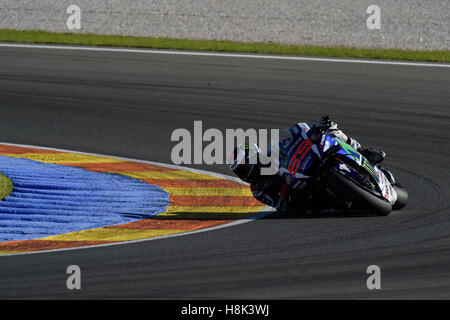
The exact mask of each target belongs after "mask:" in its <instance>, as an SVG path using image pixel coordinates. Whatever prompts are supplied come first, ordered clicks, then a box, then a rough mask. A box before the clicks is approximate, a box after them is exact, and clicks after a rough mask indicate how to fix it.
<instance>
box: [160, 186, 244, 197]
mask: <svg viewBox="0 0 450 320" xmlns="http://www.w3.org/2000/svg"><path fill="white" fill-rule="evenodd" d="M163 189H164V190H166V191H167V192H168V193H170V194H172V195H174V196H251V195H252V192H251V190H250V188H172V187H164V188H163Z"/></svg>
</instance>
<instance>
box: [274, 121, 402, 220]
mask: <svg viewBox="0 0 450 320" xmlns="http://www.w3.org/2000/svg"><path fill="white" fill-rule="evenodd" d="M297 129H298V132H297V133H294V134H293V136H291V140H290V142H289V144H288V146H287V147H286V148H282V147H281V146H280V150H279V152H280V171H279V172H280V174H282V175H284V176H285V179H286V180H287V181H289V184H290V185H291V186H292V189H293V192H292V193H291V195H290V197H291V199H292V204H293V206H294V208H295V206H296V204H295V198H296V197H295V192H296V191H295V190H296V188H297V187H298V186H300V185H301V184H304V183H307V188H301V190H302V192H307V197H308V198H309V199H311V203H312V209H313V211H314V208H318V210H324V209H338V210H351V209H357V210H361V211H365V212H371V213H375V214H377V215H379V216H386V215H388V214H389V213H390V212H391V211H392V210H399V209H401V208H403V207H405V206H406V204H407V201H408V192H407V191H406V189H405V188H403V187H402V186H401V185H400V184H399V183H398V182H397V181H396V180H395V178H394V176H393V174H392V172H391V171H390V170H389V169H388V168H385V167H382V166H380V165H373V164H372V163H370V162H369V160H367V159H366V158H365V157H364V156H363V155H362V154H360V153H359V152H358V151H356V150H355V149H353V148H352V147H351V146H350V145H349V144H347V143H345V142H344V141H342V140H340V139H339V138H336V137H332V136H330V135H327V134H326V133H324V132H316V131H314V130H309V127H308V126H307V125H306V124H297ZM297 189H300V188H297ZM305 190H306V191H305ZM318 195H320V196H318ZM302 199H304V197H302Z"/></svg>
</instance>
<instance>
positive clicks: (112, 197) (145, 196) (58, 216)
mask: <svg viewBox="0 0 450 320" xmlns="http://www.w3.org/2000/svg"><path fill="white" fill-rule="evenodd" d="M0 171H1V172H2V173H3V174H4V175H6V176H7V177H9V178H10V179H11V180H12V181H13V184H14V189H13V191H12V193H11V194H10V195H9V196H8V197H6V198H4V199H3V201H1V202H0V242H2V241H11V240H29V239H37V238H43V237H47V236H52V235H58V234H62V233H67V232H73V231H80V230H87V229H93V228H100V227H105V226H110V225H117V224H122V223H127V222H132V221H136V220H140V219H142V218H144V217H148V216H153V215H156V214H159V213H162V212H164V211H165V209H166V207H167V206H168V205H169V203H170V201H169V194H168V193H167V192H166V191H164V190H163V189H161V188H159V187H157V186H154V185H151V184H149V183H145V182H143V181H140V180H137V179H133V178H130V177H127V176H123V175H118V174H110V173H98V172H91V171H86V170H84V169H81V168H75V167H70V166H63V165H58V164H47V163H42V162H37V161H34V160H29V159H17V158H9V157H4V156H0Z"/></svg>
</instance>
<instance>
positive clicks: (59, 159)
mask: <svg viewBox="0 0 450 320" xmlns="http://www.w3.org/2000/svg"><path fill="white" fill-rule="evenodd" d="M4 156H6V157H11V158H26V159H31V160H36V161H40V162H44V163H102V162H123V161H124V160H118V159H113V158H107V157H96V156H90V155H84V154H77V153H21V154H4Z"/></svg>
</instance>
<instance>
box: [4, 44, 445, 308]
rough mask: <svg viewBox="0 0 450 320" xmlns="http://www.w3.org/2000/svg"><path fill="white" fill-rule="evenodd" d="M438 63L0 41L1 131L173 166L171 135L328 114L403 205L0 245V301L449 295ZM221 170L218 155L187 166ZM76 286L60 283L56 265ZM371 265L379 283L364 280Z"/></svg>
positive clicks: (19, 138) (19, 139)
mask: <svg viewBox="0 0 450 320" xmlns="http://www.w3.org/2000/svg"><path fill="white" fill-rule="evenodd" d="M449 101H450V69H448V68H429V67H412V66H395V65H369V64H351V63H330V62H307V61H282V60H256V59H242V58H223V57H222V58H219V57H197V56H172V55H159V54H158V55H151V54H131V53H105V52H81V51H60V50H43V49H14V48H0V119H1V125H0V140H1V141H3V142H14V143H23V144H32V145H40V146H48V147H58V148H66V149H71V150H78V151H84V152H94V153H101V154H109V155H116V156H126V157H132V158H138V159H146V160H152V161H159V162H166V163H170V152H171V148H172V147H173V145H174V143H171V142H170V135H171V132H172V131H173V130H174V129H176V128H187V129H190V130H191V131H192V128H193V121H194V120H203V126H204V128H211V127H215V128H220V129H225V128H238V127H243V128H250V127H254V128H282V127H288V126H290V125H292V124H293V123H294V122H298V121H306V122H311V121H313V120H314V119H315V118H317V117H319V116H320V115H323V114H330V115H332V116H333V117H334V119H335V120H336V121H337V122H338V123H339V124H340V127H341V128H342V129H343V130H344V131H345V132H347V133H348V134H349V135H352V136H354V137H356V138H357V139H358V140H359V141H360V142H362V143H363V144H364V145H368V146H374V147H382V148H383V149H384V150H385V151H386V153H387V154H388V158H387V159H386V165H387V166H389V167H390V168H391V169H392V170H393V172H394V174H396V176H397V178H398V180H399V181H400V182H401V183H403V184H404V185H405V186H406V187H407V188H408V190H409V194H410V204H409V206H408V207H407V208H406V209H404V210H402V211H401V212H396V213H393V214H391V215H390V216H388V217H374V216H356V217H355V216H336V215H335V216H333V215H329V214H328V215H318V216H311V217H304V218H299V217H294V216H288V217H285V218H281V217H279V216H277V215H273V216H271V217H269V218H266V219H262V220H258V221H255V222H251V223H246V224H243V225H238V226H234V227H230V228H225V229H221V230H217V231H210V232H204V233H199V234H193V235H188V236H184V237H178V238H171V239H164V240H157V241H149V242H141V243H135V244H127V245H119V246H111V247H103V248H89V249H81V250H73V251H63V252H52V253H42V254H33V255H22V256H11V257H0V297H1V298H81V297H85V298H226V299H230V298H275V299H285V298H294V299H297V298H381V297H383V298H450V216H449V214H450V206H449V194H450V193H449V184H450V171H449V168H450V165H449V160H448V158H449V156H450V145H449V142H448V141H449V139H450V133H449V132H450V130H449V123H450V106H449ZM197 167H199V168H202V169H206V170H212V171H217V172H222V173H229V172H228V170H227V168H226V167H225V166H212V167H209V166H197ZM72 264H76V265H79V266H80V267H81V270H82V290H81V291H77V292H73V291H69V290H67V289H66V285H65V284H66V278H67V275H66V273H65V271H66V267H67V266H68V265H72ZM372 264H376V265H379V266H380V267H381V272H382V290H381V291H377V292H373V291H369V290H368V289H367V288H366V279H367V276H368V275H367V274H366V268H367V267H368V266H369V265H372Z"/></svg>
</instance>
